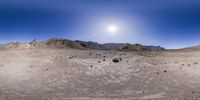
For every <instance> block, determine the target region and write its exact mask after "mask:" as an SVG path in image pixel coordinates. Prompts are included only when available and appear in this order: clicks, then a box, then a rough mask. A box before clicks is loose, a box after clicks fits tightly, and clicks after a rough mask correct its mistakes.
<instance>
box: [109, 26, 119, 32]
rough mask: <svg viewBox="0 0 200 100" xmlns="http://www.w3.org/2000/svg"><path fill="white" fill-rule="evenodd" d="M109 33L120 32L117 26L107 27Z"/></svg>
mask: <svg viewBox="0 0 200 100" xmlns="http://www.w3.org/2000/svg"><path fill="white" fill-rule="evenodd" d="M107 31H108V32H110V33H115V32H117V31H118V27H117V26H116V25H109V26H108V27H107Z"/></svg>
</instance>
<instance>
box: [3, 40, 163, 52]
mask: <svg viewBox="0 0 200 100" xmlns="http://www.w3.org/2000/svg"><path fill="white" fill-rule="evenodd" d="M3 47H6V48H31V49H33V48H63V49H64V48H65V49H66V48H72V49H83V50H84V49H97V50H126V51H161V50H165V49H164V48H162V47H160V46H143V45H141V44H128V43H126V44H124V43H104V44H99V43H97V42H92V41H87V42H86V41H79V40H75V41H72V40H68V39H62V38H51V39H48V40H46V41H36V39H34V40H33V41H31V42H30V43H20V42H11V43H8V44H5V45H3Z"/></svg>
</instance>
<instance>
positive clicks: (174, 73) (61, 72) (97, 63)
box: [0, 49, 200, 100]
mask: <svg viewBox="0 0 200 100" xmlns="http://www.w3.org/2000/svg"><path fill="white" fill-rule="evenodd" d="M114 57H121V58H122V61H120V62H119V63H114V62H112V59H113V58H114ZM199 65H200V52H181V51H179V52H175V51H173V52H172V51H170V52H157V53H155V52H154V53H136V52H119V51H97V50H66V49H65V50H64V49H63V50H62V49H60V50H56V49H40V50H34V49H32V50H30V49H29V50H28V49H27V50H14V49H13V50H2V51H0V100H135V99H142V100H143V99H148V100H149V99H153V100H154V99H155V100H160V99H162V100H165V99H167V100H196V99H200V67H199Z"/></svg>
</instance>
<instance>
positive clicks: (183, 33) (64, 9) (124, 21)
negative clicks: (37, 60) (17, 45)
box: [0, 0, 200, 48]
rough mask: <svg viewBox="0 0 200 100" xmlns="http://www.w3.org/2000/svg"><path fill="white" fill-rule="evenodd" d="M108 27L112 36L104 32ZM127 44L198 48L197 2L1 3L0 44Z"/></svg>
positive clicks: (199, 9)
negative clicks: (62, 40) (60, 41)
mask: <svg viewBox="0 0 200 100" xmlns="http://www.w3.org/2000/svg"><path fill="white" fill-rule="evenodd" d="M111 26H113V27H114V28H115V31H114V32H111V31H110V30H109V29H108V28H109V27H111ZM51 37H61V38H67V39H73V40H77V39H78V40H86V41H96V42H100V43H105V42H125V43H126V42H129V43H141V44H146V45H160V46H163V47H166V48H180V47H186V46H192V45H197V44H200V2H199V1H198V0H188V1H186V0H185V1H184V0H0V42H1V43H4V42H8V41H13V40H16V41H30V40H32V39H33V38H36V39H39V40H45V39H48V38H51Z"/></svg>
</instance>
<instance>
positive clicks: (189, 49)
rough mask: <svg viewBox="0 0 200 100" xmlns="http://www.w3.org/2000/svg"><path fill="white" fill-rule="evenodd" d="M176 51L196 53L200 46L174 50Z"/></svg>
mask: <svg viewBox="0 0 200 100" xmlns="http://www.w3.org/2000/svg"><path fill="white" fill-rule="evenodd" d="M176 50H183V51H197V50H200V45H196V46H191V47H186V48H181V49H176Z"/></svg>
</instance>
